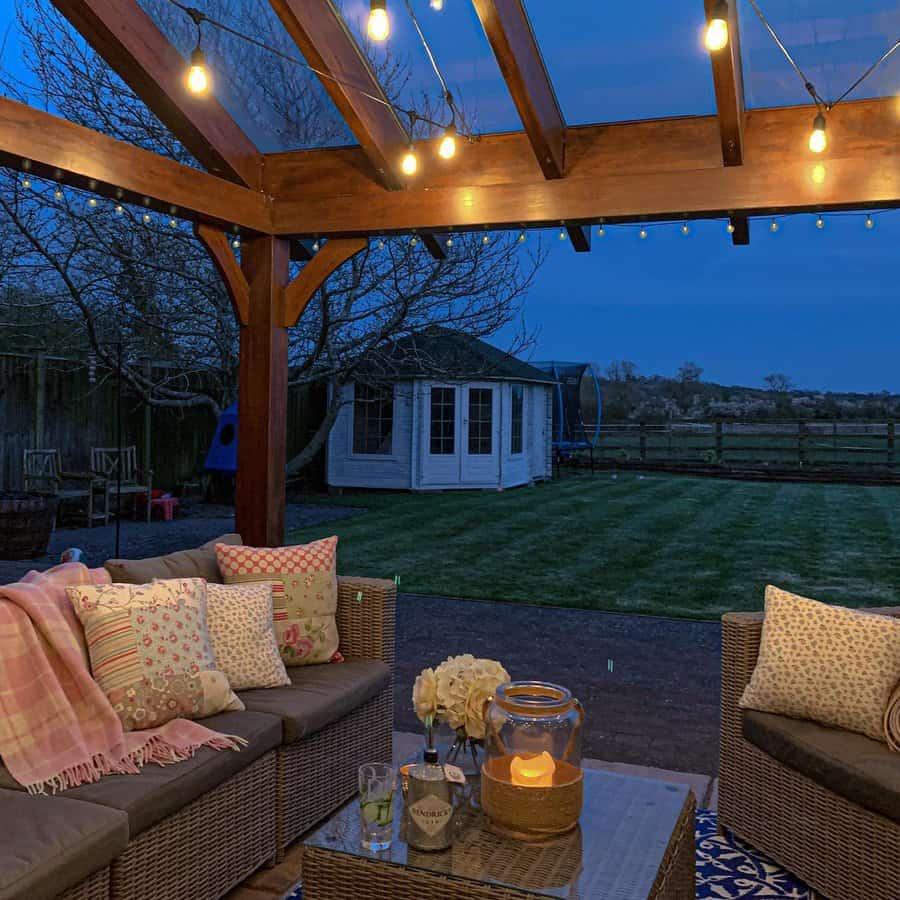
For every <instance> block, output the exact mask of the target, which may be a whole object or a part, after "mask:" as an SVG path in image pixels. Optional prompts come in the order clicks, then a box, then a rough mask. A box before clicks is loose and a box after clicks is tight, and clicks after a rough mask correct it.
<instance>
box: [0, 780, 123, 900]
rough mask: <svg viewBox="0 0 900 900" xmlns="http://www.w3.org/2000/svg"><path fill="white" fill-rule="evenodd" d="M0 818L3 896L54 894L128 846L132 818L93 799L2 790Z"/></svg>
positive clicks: (32, 898) (40, 898)
mask: <svg viewBox="0 0 900 900" xmlns="http://www.w3.org/2000/svg"><path fill="white" fill-rule="evenodd" d="M0 818H2V820H3V822H4V823H5V825H4V827H3V840H2V841H0V900H11V898H13V897H19V898H21V897H27V898H28V900H45V898H47V900H49V898H50V897H56V896H57V895H58V894H61V893H62V892H63V891H65V890H68V889H69V888H70V887H73V886H74V885H76V884H78V882H80V881H82V880H83V879H85V878H87V877H88V875H91V874H93V873H94V872H96V871H97V870H98V869H102V868H104V867H105V866H108V865H109V864H110V863H111V862H112V861H113V859H115V857H117V856H118V855H119V854H120V853H121V852H122V851H123V850H124V849H125V847H126V845H127V844H128V816H126V815H125V813H123V812H121V811H120V810H117V809H107V808H106V807H105V806H95V805H94V804H93V803H82V802H80V801H78V800H68V799H65V798H63V797H32V796H30V795H29V794H26V793H25V792H24V791H2V790H0Z"/></svg>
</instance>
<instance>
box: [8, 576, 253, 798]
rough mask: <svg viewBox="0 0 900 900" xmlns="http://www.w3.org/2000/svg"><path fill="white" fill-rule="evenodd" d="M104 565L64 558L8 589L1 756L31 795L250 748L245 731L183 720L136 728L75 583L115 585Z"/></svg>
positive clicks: (14, 776)
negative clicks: (113, 686) (78, 604)
mask: <svg viewBox="0 0 900 900" xmlns="http://www.w3.org/2000/svg"><path fill="white" fill-rule="evenodd" d="M109 580H110V578H109V574H108V573H107V572H106V571H105V570H104V569H93V570H92V569H88V568H87V566H84V565H82V564H81V563H63V564H62V565H60V566H56V567H55V568H53V569H50V570H48V571H47V572H29V573H28V574H27V575H26V576H25V577H24V578H23V579H22V581H21V582H19V583H18V584H11V585H6V586H3V587H0V757H2V760H3V763H4V764H5V765H6V767H7V768H8V769H9V772H10V774H11V775H12V776H13V778H15V779H16V781H18V782H19V783H20V784H21V785H23V786H24V787H26V788H27V789H28V791H29V792H30V793H33V794H42V793H45V791H46V789H47V788H50V789H51V790H52V791H58V790H65V789H66V788H69V787H75V786H77V785H79V784H85V783H88V782H92V781H97V780H98V779H99V778H100V777H101V776H103V775H107V774H112V773H116V774H135V773H137V772H138V769H139V767H140V766H142V765H144V764H145V763H149V762H155V763H159V764H160V765H165V764H166V763H174V762H179V761H180V760H183V759H188V758H189V757H191V756H193V755H194V753H195V751H196V750H197V749H198V748H199V747H204V746H205V747H213V748H215V749H217V750H224V749H231V750H238V749H240V747H239V745H240V744H242V743H245V741H244V740H243V738H240V737H235V736H233V735H225V734H219V733H218V732H215V731H212V730H210V729H209V728H205V727H204V726H203V725H200V724H198V723H197V722H190V721H188V720H186V719H175V720H173V721H171V722H167V723H166V724H165V725H163V726H161V727H160V728H154V729H152V730H148V731H130V732H126V731H124V730H123V728H122V723H121V722H120V721H119V717H118V716H117V715H116V713H115V711H114V710H113V708H112V706H111V705H110V703H109V701H108V700H107V699H106V695H105V694H104V693H103V691H102V690H101V689H100V687H99V686H98V685H97V683H96V682H95V681H94V679H93V678H91V673H90V670H89V668H88V654H87V649H86V647H85V643H84V634H83V632H82V628H81V623H80V622H79V621H78V617H77V616H76V615H75V612H74V610H73V609H72V606H71V604H70V603H69V600H68V598H67V597H66V590H65V589H66V585H68V584H97V583H103V582H108V581H109Z"/></svg>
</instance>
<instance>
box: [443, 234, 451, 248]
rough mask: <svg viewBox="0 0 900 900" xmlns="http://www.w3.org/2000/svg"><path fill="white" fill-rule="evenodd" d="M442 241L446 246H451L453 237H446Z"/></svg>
mask: <svg viewBox="0 0 900 900" xmlns="http://www.w3.org/2000/svg"><path fill="white" fill-rule="evenodd" d="M444 243H445V244H446V245H447V248H448V249H449V248H450V247H452V246H453V238H452V237H448V238H447V240H446V241H444Z"/></svg>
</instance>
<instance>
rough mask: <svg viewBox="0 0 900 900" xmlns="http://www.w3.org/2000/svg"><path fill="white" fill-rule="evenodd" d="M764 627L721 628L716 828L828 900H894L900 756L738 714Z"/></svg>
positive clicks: (849, 737)
mask: <svg viewBox="0 0 900 900" xmlns="http://www.w3.org/2000/svg"><path fill="white" fill-rule="evenodd" d="M872 612H879V613H882V614H890V615H900V609H878V610H872ZM762 625H763V615H762V614H761V613H729V614H727V615H725V616H724V617H723V619H722V725H721V741H720V767H719V778H720V782H719V811H718V817H719V827H720V828H721V829H727V830H730V831H733V832H734V833H735V834H737V835H738V836H740V837H741V838H743V839H745V840H746V841H748V842H749V843H750V844H752V845H753V846H755V847H758V848H759V849H760V850H762V851H763V852H765V853H767V854H769V855H770V856H771V857H772V858H774V859H776V860H777V861H778V862H780V863H781V864H782V865H784V866H785V867H786V868H787V869H789V870H790V871H791V872H793V873H795V874H796V875H797V876H798V877H800V878H802V879H803V880H804V881H806V882H807V883H808V884H809V885H810V886H811V887H813V888H814V889H815V890H816V891H817V892H819V893H821V894H823V895H824V896H826V897H829V898H831V900H897V898H898V897H900V880H898V872H900V754H896V753H894V752H893V751H891V750H890V749H889V748H888V747H887V746H886V745H884V744H881V743H879V742H877V741H873V740H871V739H870V738H867V737H864V736H862V735H858V734H851V733H850V732H845V731H841V730H840V729H835V728H826V727H824V726H820V725H817V724H815V723H813V722H806V721H802V720H798V719H789V718H787V717H785V716H776V715H771V714H769V713H761V712H756V711H750V710H742V709H741V708H740V707H739V706H738V702H739V700H740V697H741V694H742V693H743V691H744V688H745V687H746V685H747V683H748V682H749V681H750V676H751V675H752V674H753V670H754V668H755V666H756V659H757V655H758V653H759V644H760V638H761V634H762Z"/></svg>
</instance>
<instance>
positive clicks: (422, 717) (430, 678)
mask: <svg viewBox="0 0 900 900" xmlns="http://www.w3.org/2000/svg"><path fill="white" fill-rule="evenodd" d="M507 681H509V673H508V672H507V671H506V669H504V668H503V666H502V665H501V664H500V663H499V662H497V661H496V660H493V659H476V658H475V657H474V656H472V655H471V654H470V653H465V654H463V655H462V656H451V657H448V658H447V659H446V660H444V662H442V663H441V664H440V665H439V666H438V667H437V668H435V669H430V668H429V669H423V670H422V673H421V674H420V675H419V677H418V678H416V683H415V685H414V686H413V694H412V700H413V707H414V709H415V711H416V715H417V716H418V718H419V721H420V722H422V724H423V725H424V726H425V728H426V730H427V733H428V742H429V746H434V740H435V728H436V727H438V728H440V726H444V727H445V728H446V729H449V734H450V735H451V736H452V739H451V740H450V741H449V746H448V747H447V750H446V752H445V753H444V754H442V761H443V762H449V763H452V764H453V765H456V766H459V768H461V769H462V770H463V771H464V772H466V773H467V774H474V773H477V772H478V771H479V769H480V765H481V762H480V752H481V748H482V747H483V746H484V734H485V726H484V709H485V706H486V701H487V700H489V699H490V698H491V697H492V696H493V695H494V692H495V691H496V690H497V687H498V685H501V684H505V683H506V682H507Z"/></svg>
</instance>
